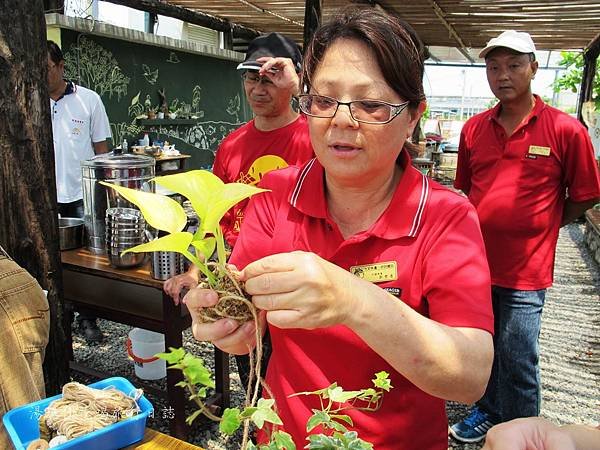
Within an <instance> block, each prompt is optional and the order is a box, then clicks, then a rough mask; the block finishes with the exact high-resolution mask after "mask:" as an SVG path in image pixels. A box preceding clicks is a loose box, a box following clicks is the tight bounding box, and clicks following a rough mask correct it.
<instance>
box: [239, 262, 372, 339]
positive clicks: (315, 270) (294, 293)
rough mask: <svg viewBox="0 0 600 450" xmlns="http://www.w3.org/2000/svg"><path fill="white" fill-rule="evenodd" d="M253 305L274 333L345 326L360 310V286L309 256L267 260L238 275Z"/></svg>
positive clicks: (349, 276) (348, 274)
mask: <svg viewBox="0 0 600 450" xmlns="http://www.w3.org/2000/svg"><path fill="white" fill-rule="evenodd" d="M241 280H242V281H245V289H246V291H247V292H248V293H249V294H250V295H252V301H253V302H254V305H255V306H256V307H257V308H259V309H262V310H265V311H267V321H268V322H269V323H271V324H272V325H275V326H277V327H279V328H306V329H313V328H322V327H327V326H332V325H337V324H344V323H346V322H347V321H348V319H349V318H350V315H351V314H357V313H358V309H359V308H360V305H359V304H358V301H356V299H358V298H360V296H357V295H356V293H357V291H358V290H360V287H361V284H362V283H365V282H363V281H362V280H360V279H358V278H357V277H355V276H354V275H352V274H350V273H349V272H347V271H345V270H343V269H341V268H340V267H338V266H336V265H334V264H332V263H330V262H328V261H325V260H324V259H323V258H321V257H319V256H317V255H315V254H314V253H307V252H300V251H296V252H292V253H279V254H276V255H271V256H267V257H265V258H262V259H259V260H258V261H255V262H253V263H250V264H248V265H247V266H246V267H245V268H244V270H243V271H242V273H241Z"/></svg>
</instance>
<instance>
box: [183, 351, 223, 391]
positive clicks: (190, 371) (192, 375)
mask: <svg viewBox="0 0 600 450" xmlns="http://www.w3.org/2000/svg"><path fill="white" fill-rule="evenodd" d="M182 365H183V366H184V368H183V375H184V376H185V377H186V378H187V379H188V380H189V382H190V383H191V384H194V385H196V384H199V385H202V386H208V387H211V388H214V387H215V382H214V381H213V380H212V378H211V373H210V372H209V370H208V369H207V368H206V366H205V365H204V361H202V360H201V359H200V358H197V357H195V356H193V355H191V354H189V353H186V355H185V357H184V358H183V362H182Z"/></svg>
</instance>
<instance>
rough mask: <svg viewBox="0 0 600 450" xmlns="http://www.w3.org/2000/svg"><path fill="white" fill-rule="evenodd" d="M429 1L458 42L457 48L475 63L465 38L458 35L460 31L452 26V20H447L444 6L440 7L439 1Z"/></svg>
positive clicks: (468, 59)
mask: <svg viewBox="0 0 600 450" xmlns="http://www.w3.org/2000/svg"><path fill="white" fill-rule="evenodd" d="M428 1H429V4H430V5H431V7H432V8H433V12H434V13H435V15H436V16H437V17H438V19H440V21H441V22H442V25H444V27H445V28H446V29H447V30H448V32H449V33H450V35H451V36H452V37H453V38H454V39H455V40H456V42H457V43H458V45H459V46H458V47H457V48H456V49H457V50H458V51H459V52H461V53H462V55H463V56H464V57H465V58H467V61H470V62H471V63H474V62H475V60H474V59H473V57H472V56H471V55H470V54H469V51H468V50H467V46H466V45H465V43H464V42H463V40H462V39H461V37H460V36H459V35H458V33H457V32H456V30H455V29H454V27H453V26H452V24H450V22H448V21H447V20H446V13H444V11H443V10H442V8H440V6H439V5H438V4H437V2H435V1H434V0H428Z"/></svg>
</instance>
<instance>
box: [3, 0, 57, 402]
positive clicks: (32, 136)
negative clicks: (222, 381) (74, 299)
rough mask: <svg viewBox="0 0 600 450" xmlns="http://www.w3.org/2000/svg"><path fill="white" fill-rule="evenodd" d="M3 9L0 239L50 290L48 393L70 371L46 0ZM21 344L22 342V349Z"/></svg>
mask: <svg viewBox="0 0 600 450" xmlns="http://www.w3.org/2000/svg"><path fill="white" fill-rule="evenodd" d="M2 9H3V10H4V11H10V14H0V202H2V206H1V207H0V244H2V246H3V247H4V248H5V249H6V250H7V251H8V252H9V253H10V255H11V256H12V257H13V258H14V260H15V261H16V262H17V263H18V264H19V265H20V266H22V267H23V268H24V269H26V270H27V271H29V273H31V275H32V276H33V277H35V278H36V279H37V280H38V282H39V283H40V285H41V286H42V288H44V289H46V290H47V291H48V301H49V303H50V323H51V329H50V343H49V344H48V347H47V349H46V360H45V362H44V373H45V376H46V388H47V391H48V392H47V393H48V394H52V393H55V392H57V391H58V389H59V387H60V386H61V385H62V384H64V382H65V381H67V379H68V355H67V350H66V346H65V341H66V335H65V330H68V329H69V328H68V326H69V324H68V319H67V316H68V315H67V314H65V312H64V308H63V301H62V273H61V265H60V252H59V242H58V213H57V204H56V182H55V176H54V151H53V144H52V124H51V122H50V106H49V95H48V87H47V78H46V73H47V70H48V62H47V50H46V22H45V19H44V8H43V2H42V0H27V1H24V0H3V4H2ZM15 351H16V349H15Z"/></svg>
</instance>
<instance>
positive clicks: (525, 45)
mask: <svg viewBox="0 0 600 450" xmlns="http://www.w3.org/2000/svg"><path fill="white" fill-rule="evenodd" d="M498 47H505V48H510V49H511V50H515V51H517V52H519V53H535V44H534V43H533V39H531V36H530V35H529V33H525V32H522V31H515V30H508V31H505V32H503V33H502V34H500V36H498V37H495V38H492V39H490V40H489V41H488V43H487V45H486V46H485V48H484V49H483V50H481V51H480V52H479V57H480V58H485V57H486V56H487V54H488V53H489V52H491V51H492V50H494V49H495V48H498Z"/></svg>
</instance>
